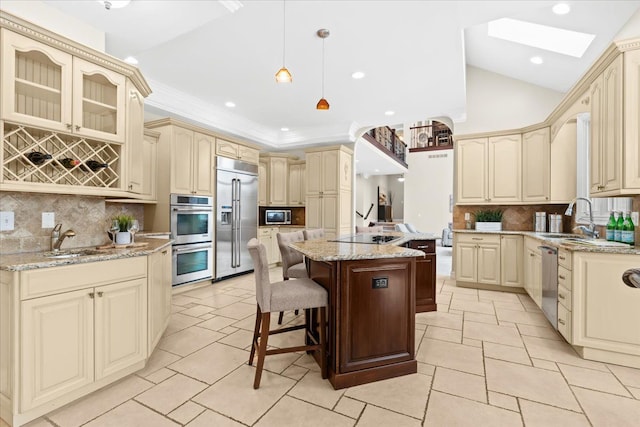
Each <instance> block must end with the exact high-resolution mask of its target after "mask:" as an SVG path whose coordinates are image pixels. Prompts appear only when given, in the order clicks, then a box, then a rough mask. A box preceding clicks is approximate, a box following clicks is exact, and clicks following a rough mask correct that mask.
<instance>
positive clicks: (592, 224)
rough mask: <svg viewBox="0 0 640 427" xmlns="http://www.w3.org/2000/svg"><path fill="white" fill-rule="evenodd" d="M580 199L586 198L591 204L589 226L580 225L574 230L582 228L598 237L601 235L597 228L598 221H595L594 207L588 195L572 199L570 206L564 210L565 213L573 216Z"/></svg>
mask: <svg viewBox="0 0 640 427" xmlns="http://www.w3.org/2000/svg"><path fill="white" fill-rule="evenodd" d="M578 200H584V201H585V202H587V204H588V205H589V227H585V226H584V225H579V226H577V227H575V228H574V230H576V229H577V230H581V231H582V232H583V233H584V234H586V235H587V236H589V237H592V238H594V239H597V238H598V237H600V233H598V231H597V230H596V223H595V222H593V208H592V207H591V200H589V199H587V198H586V197H576V198H575V199H573V200H572V201H571V203H569V207H568V208H567V210H566V211H564V214H565V215H567V216H571V215H572V214H573V206H574V205H575V203H576V202H577V201H578Z"/></svg>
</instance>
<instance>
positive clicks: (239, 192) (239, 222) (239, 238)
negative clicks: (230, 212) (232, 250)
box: [236, 179, 242, 267]
mask: <svg viewBox="0 0 640 427" xmlns="http://www.w3.org/2000/svg"><path fill="white" fill-rule="evenodd" d="M236 184H237V186H238V189H237V190H236V194H237V195H238V210H237V212H238V220H237V222H236V224H237V227H236V229H237V232H236V250H237V253H236V259H237V260H238V261H237V265H236V267H240V264H241V263H240V259H241V256H240V251H241V249H242V248H241V247H240V242H242V236H241V234H240V233H241V232H242V215H241V211H240V210H241V209H242V203H241V200H242V181H240V180H239V179H238V180H237V183H236Z"/></svg>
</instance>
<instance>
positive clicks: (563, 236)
mask: <svg viewBox="0 0 640 427" xmlns="http://www.w3.org/2000/svg"><path fill="white" fill-rule="evenodd" d="M536 235H538V236H540V237H543V238H545V239H566V238H577V239H579V238H581V237H582V236H581V235H580V234H571V233H536Z"/></svg>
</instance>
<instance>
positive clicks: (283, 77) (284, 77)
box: [276, 0, 293, 83]
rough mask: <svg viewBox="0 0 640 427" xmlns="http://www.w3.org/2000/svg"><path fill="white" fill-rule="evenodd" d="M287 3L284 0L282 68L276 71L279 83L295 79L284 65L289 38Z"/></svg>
mask: <svg viewBox="0 0 640 427" xmlns="http://www.w3.org/2000/svg"><path fill="white" fill-rule="evenodd" d="M286 5H287V3H286V2H285V0H282V68H280V69H279V70H278V72H277V73H276V82H278V83H291V82H292V81H293V77H292V76H291V73H290V72H289V70H287V67H285V66H284V64H285V62H284V58H285V57H284V54H285V50H286V49H285V43H286V40H287V37H286V35H287V34H286V33H287V14H286V10H287V8H286Z"/></svg>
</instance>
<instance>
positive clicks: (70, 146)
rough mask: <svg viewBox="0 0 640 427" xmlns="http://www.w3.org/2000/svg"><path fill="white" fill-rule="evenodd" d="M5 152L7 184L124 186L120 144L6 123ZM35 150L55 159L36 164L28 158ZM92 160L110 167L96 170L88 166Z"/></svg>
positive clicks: (4, 178)
mask: <svg viewBox="0 0 640 427" xmlns="http://www.w3.org/2000/svg"><path fill="white" fill-rule="evenodd" d="M2 150H3V156H2V177H3V182H5V183H9V182H16V183H18V182H19V183H40V184H54V185H72V186H84V187H95V188H114V189H117V188H119V187H120V170H121V161H120V158H121V150H122V147H121V145H119V144H110V143H106V142H102V141H95V140H90V139H87V138H83V137H79V136H77V135H70V134H64V133H61V132H53V131H47V130H41V129H36V128H32V127H27V126H23V125H16V124H11V123H5V125H4V136H3V139H2ZM33 151H38V152H41V153H43V154H51V156H52V158H51V159H47V160H46V161H44V162H43V163H42V164H40V165H36V164H35V163H33V162H31V161H30V160H29V158H28V157H27V155H28V154H29V153H30V152H33ZM62 159H75V160H79V163H78V164H77V165H75V166H73V167H71V168H66V167H65V166H64V165H63V163H62ZM89 160H95V161H98V162H100V163H106V164H107V165H108V167H106V168H102V169H99V170H96V171H92V170H91V169H90V168H88V167H86V166H85V162H86V161H89Z"/></svg>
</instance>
